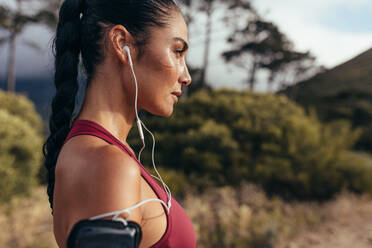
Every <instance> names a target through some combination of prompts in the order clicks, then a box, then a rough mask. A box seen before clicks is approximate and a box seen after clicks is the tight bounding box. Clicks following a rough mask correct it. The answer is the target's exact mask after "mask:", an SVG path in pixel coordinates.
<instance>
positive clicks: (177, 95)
mask: <svg viewBox="0 0 372 248" xmlns="http://www.w3.org/2000/svg"><path fill="white" fill-rule="evenodd" d="M171 94H172V97H173V99H174V101H175V102H178V97H179V96H180V95H181V94H182V92H181V91H174V92H172V93H171Z"/></svg>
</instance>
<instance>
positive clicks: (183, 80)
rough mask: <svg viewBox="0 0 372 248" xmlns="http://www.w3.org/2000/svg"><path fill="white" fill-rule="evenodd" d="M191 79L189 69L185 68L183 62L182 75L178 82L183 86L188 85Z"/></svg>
mask: <svg viewBox="0 0 372 248" xmlns="http://www.w3.org/2000/svg"><path fill="white" fill-rule="evenodd" d="M191 81H192V78H191V75H190V73H189V70H188V68H187V65H186V64H184V70H183V73H182V75H181V76H180V78H179V82H180V84H182V85H184V86H188V85H189V84H191Z"/></svg>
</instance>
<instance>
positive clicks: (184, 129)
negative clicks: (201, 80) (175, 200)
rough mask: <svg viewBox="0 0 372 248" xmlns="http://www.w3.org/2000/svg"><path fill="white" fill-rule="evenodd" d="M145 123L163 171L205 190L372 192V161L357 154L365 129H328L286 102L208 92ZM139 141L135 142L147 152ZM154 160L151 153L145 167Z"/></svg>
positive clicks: (319, 194)
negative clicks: (246, 185) (245, 186)
mask: <svg viewBox="0 0 372 248" xmlns="http://www.w3.org/2000/svg"><path fill="white" fill-rule="evenodd" d="M144 122H145V123H147V124H148V125H149V127H150V129H151V130H156V131H155V136H156V139H157V142H158V143H157V146H156V147H157V150H158V151H159V152H157V153H156V161H157V162H158V164H160V165H163V166H164V167H166V168H170V169H172V170H176V171H179V172H181V173H184V174H185V175H186V176H187V177H188V180H187V181H188V182H189V183H191V184H192V185H194V186H197V187H198V189H199V190H203V189H204V188H206V187H209V186H222V185H233V186H237V187H238V185H239V183H240V182H241V181H242V180H249V181H251V182H255V183H256V184H258V185H261V186H262V187H263V188H264V189H265V190H266V192H267V193H269V194H271V195H274V194H275V195H281V196H283V197H284V198H287V199H303V200H306V199H319V200H323V199H329V198H330V197H332V196H333V195H334V194H336V193H337V192H339V191H341V190H342V189H349V190H352V191H355V192H372V183H371V182H369V180H368V179H367V178H368V177H370V176H372V166H371V165H370V159H369V158H367V157H365V156H361V155H359V154H357V153H353V152H351V151H350V149H351V147H352V145H353V144H354V142H355V140H356V139H357V138H358V136H359V135H360V130H354V131H353V130H351V127H350V124H349V123H348V122H344V121H340V122H334V123H330V124H322V123H321V122H320V121H318V119H317V117H316V116H315V114H314V113H310V114H307V113H306V112H305V110H304V109H303V108H302V107H300V106H299V105H297V104H295V103H294V102H292V101H290V100H289V99H288V98H286V97H285V96H276V95H272V94H258V93H252V92H249V91H248V92H238V91H232V90H217V91H212V92H211V93H208V92H207V91H200V92H197V93H195V94H193V95H192V96H191V97H190V98H188V99H186V100H185V101H184V102H183V103H182V104H181V105H180V106H178V108H177V109H176V110H175V113H174V114H173V115H172V117H171V118H169V119H164V118H159V117H154V116H148V117H147V118H144ZM136 137H138V136H136V134H135V132H134V133H131V135H130V137H129V139H128V141H129V142H130V143H131V144H134V145H135V146H134V147H135V148H136V149H138V150H139V149H140V144H139V143H138V142H137V141H138V139H136ZM147 144H151V140H148V141H147ZM150 156H151V155H150V153H149V151H146V152H145V153H144V154H143V156H142V157H143V161H144V162H145V163H146V162H149V161H150V158H151V157H150ZM352 158H354V161H356V163H358V164H354V163H353V162H352V161H353V159H352ZM350 175H354V176H355V178H354V177H351V176H350ZM366 175H368V176H366ZM357 182H359V183H357ZM185 186H186V185H185ZM186 187H187V186H186Z"/></svg>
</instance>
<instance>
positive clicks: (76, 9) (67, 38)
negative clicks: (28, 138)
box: [43, 0, 83, 208]
mask: <svg viewBox="0 0 372 248" xmlns="http://www.w3.org/2000/svg"><path fill="white" fill-rule="evenodd" d="M82 10H83V0H65V1H64V2H63V4H62V6H61V9H60V12H59V23H58V26H57V32H56V36H55V38H54V41H53V51H54V56H55V74H54V84H55V87H56V94H55V96H54V98H53V101H52V113H51V117H50V119H49V129H50V135H49V137H48V139H47V141H46V142H45V144H44V146H43V154H44V156H45V166H46V168H47V171H48V174H47V178H48V189H47V193H48V196H49V202H50V206H51V208H53V191H54V177H55V176H54V172H55V166H56V162H57V158H58V155H59V152H60V150H61V147H62V144H63V142H64V140H65V139H66V137H67V134H68V133H69V130H70V119H71V115H72V113H73V110H74V107H75V97H76V92H77V89H78V83H77V77H78V65H79V54H80V50H81V42H80V40H81V39H80V36H81V35H80V33H81V21H80V16H81V13H82Z"/></svg>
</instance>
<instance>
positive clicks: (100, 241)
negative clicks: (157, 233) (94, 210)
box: [67, 220, 142, 248]
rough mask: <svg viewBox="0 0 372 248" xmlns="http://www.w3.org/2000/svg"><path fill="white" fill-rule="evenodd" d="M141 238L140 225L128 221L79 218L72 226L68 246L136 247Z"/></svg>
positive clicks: (90, 247)
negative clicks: (125, 223) (125, 222)
mask: <svg viewBox="0 0 372 248" xmlns="http://www.w3.org/2000/svg"><path fill="white" fill-rule="evenodd" d="M141 239H142V231H141V227H140V226H139V225H138V224H137V223H135V222H133V221H128V222H127V225H124V223H123V222H121V221H114V220H81V221H79V222H78V223H76V224H75V225H74V227H73V228H72V230H71V232H70V234H69V236H68V240H67V247H68V248H101V247H107V248H137V247H138V246H139V244H140V242H141Z"/></svg>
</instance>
